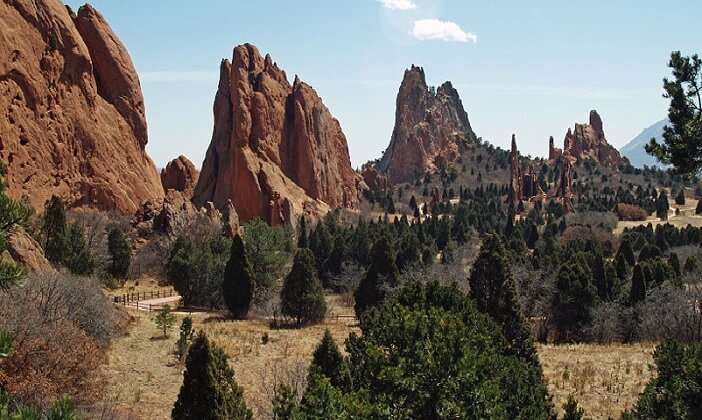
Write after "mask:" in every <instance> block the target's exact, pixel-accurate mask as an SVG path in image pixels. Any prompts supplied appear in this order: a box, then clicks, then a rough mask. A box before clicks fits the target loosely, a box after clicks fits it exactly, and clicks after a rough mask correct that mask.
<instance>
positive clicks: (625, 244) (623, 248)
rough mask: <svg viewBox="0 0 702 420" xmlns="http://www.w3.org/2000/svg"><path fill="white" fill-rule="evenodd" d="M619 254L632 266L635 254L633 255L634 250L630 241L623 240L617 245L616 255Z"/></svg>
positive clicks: (634, 261)
mask: <svg viewBox="0 0 702 420" xmlns="http://www.w3.org/2000/svg"><path fill="white" fill-rule="evenodd" d="M620 254H621V255H622V256H623V257H624V260H625V261H626V263H627V264H628V265H629V266H632V267H633V266H634V264H635V263H636V256H635V255H634V250H633V249H632V248H631V243H630V242H629V240H628V239H625V240H623V241H622V244H621V245H620V246H619V251H617V256H619V255H620Z"/></svg>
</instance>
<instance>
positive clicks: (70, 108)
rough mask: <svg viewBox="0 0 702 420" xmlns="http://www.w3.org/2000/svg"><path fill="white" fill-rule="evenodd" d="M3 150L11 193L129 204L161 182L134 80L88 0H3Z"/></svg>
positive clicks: (39, 203) (106, 205) (127, 207)
mask: <svg viewBox="0 0 702 420" xmlns="http://www.w3.org/2000/svg"><path fill="white" fill-rule="evenodd" d="M0 57H2V59H1V60H0V109H2V110H3V112H2V113H0V159H2V160H3V161H5V162H6V163H7V166H8V174H7V182H8V184H9V189H8V191H9V194H10V195H11V196H13V197H20V196H23V195H26V196H28V197H29V199H30V201H31V203H32V205H34V207H35V208H38V209H41V208H43V205H44V202H45V201H46V200H47V199H48V198H50V197H51V195H52V194H58V195H60V196H61V197H62V198H63V199H64V200H65V201H66V203H67V204H68V205H69V206H73V207H75V206H83V205H87V206H91V207H95V208H98V209H104V210H119V211H122V212H128V213H132V212H134V211H135V210H137V209H138V208H139V207H140V204H141V203H142V202H144V201H146V200H158V199H160V198H161V197H162V196H163V189H162V188H161V185H160V184H161V183H160V180H159V177H158V173H157V172H156V168H155V166H154V164H153V162H152V161H151V159H149V157H148V156H147V154H146V152H145V151H144V146H145V144H146V141H147V137H146V123H145V119H144V104H143V100H142V96H141V89H140V87H139V80H138V78H137V75H136V71H135V70H134V66H133V65H132V62H131V60H130V59H129V55H128V54H127V51H126V49H125V48H124V46H123V45H122V44H121V43H120V41H119V40H118V38H117V37H116V35H115V34H114V33H113V32H112V30H111V29H110V27H109V26H108V25H107V23H106V22H105V20H104V19H103V18H102V16H100V14H99V13H97V12H96V11H95V10H94V9H93V8H92V7H90V6H84V7H82V8H81V9H80V10H79V12H78V15H77V16H76V15H74V14H73V13H72V12H70V10H69V9H67V8H66V7H65V6H64V5H63V4H62V2H61V1H59V0H43V1H4V2H0Z"/></svg>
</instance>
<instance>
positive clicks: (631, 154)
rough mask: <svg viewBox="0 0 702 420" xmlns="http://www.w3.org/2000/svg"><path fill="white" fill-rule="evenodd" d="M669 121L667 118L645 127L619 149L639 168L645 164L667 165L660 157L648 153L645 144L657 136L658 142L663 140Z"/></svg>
mask: <svg viewBox="0 0 702 420" xmlns="http://www.w3.org/2000/svg"><path fill="white" fill-rule="evenodd" d="M668 123H669V121H668V119H667V118H666V119H663V120H660V121H658V122H657V123H655V124H653V125H652V126H650V127H648V128H646V129H644V130H643V131H642V132H641V134H639V135H638V136H636V137H634V139H633V140H631V141H630V142H629V143H627V144H626V145H624V146H623V147H622V148H621V149H619V151H620V152H621V153H622V154H623V155H624V156H626V157H627V158H629V161H630V162H631V164H632V165H633V166H635V167H637V168H642V167H643V166H644V165H646V166H658V167H659V168H660V167H665V165H662V164H661V163H660V162H659V161H658V159H656V158H655V157H653V156H651V155H649V154H648V153H646V150H645V149H644V146H645V145H647V144H648V143H649V142H650V141H651V139H652V138H655V139H656V140H657V141H658V142H661V141H663V127H664V126H665V125H666V124H668Z"/></svg>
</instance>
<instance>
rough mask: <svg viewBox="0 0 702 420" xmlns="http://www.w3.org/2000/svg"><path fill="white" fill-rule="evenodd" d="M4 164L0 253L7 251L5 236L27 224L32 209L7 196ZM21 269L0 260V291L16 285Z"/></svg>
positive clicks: (0, 164) (1, 165)
mask: <svg viewBox="0 0 702 420" xmlns="http://www.w3.org/2000/svg"><path fill="white" fill-rule="evenodd" d="M5 173H6V169H5V164H4V163H3V162H2V161H0V253H2V252H4V251H5V250H6V249H7V244H6V241H7V235H8V234H9V232H10V230H11V229H13V228H14V227H15V226H21V225H24V224H26V223H27V222H28V220H29V218H30V217H31V215H32V213H33V209H32V208H31V207H30V206H29V205H28V204H27V203H25V202H23V201H15V200H13V199H11V198H10V197H8V196H7V194H6V193H5V189H6V188H7V185H6V184H5ZM22 274H23V270H22V268H21V267H20V266H19V265H17V264H15V263H14V262H13V261H8V260H7V259H5V258H2V259H0V291H2V290H5V289H7V288H9V287H10V286H12V285H14V284H15V283H17V282H18V281H19V280H20V278H21V277H22Z"/></svg>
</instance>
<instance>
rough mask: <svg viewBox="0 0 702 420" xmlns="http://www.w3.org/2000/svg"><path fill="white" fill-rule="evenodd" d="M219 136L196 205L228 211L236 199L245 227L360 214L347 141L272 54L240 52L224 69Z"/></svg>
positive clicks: (248, 48) (217, 108)
mask: <svg viewBox="0 0 702 420" xmlns="http://www.w3.org/2000/svg"><path fill="white" fill-rule="evenodd" d="M214 117H215V123H214V130H213V135H212V141H211V143H210V146H209V148H208V150H207V154H206V156H205V161H204V163H203V166H202V171H201V172H200V177H199V179H198V182H197V185H196V188H195V193H194V195H193V201H194V202H195V203H196V204H197V205H198V206H203V205H204V204H205V203H206V202H208V201H211V202H213V203H214V205H215V206H216V207H217V208H219V209H222V208H224V206H225V205H226V203H227V200H231V201H232V203H233V204H234V207H235V208H236V211H237V213H238V215H239V217H240V218H241V220H242V221H247V220H250V219H252V218H255V217H262V218H264V219H266V220H267V221H268V222H269V223H274V224H275V223H281V222H288V221H291V218H293V217H294V215H297V214H301V213H303V212H305V213H307V212H311V213H314V214H322V213H324V212H326V211H327V210H328V209H329V208H336V207H344V208H355V207H356V206H357V204H358V184H359V182H360V177H359V176H358V175H357V174H356V173H355V171H354V170H353V169H352V167H351V161H350V158H349V152H348V145H347V143H346V137H345V136H344V134H343V132H342V131H341V126H340V125H339V122H338V121H337V120H336V119H335V118H334V117H333V116H332V115H331V113H330V112H329V110H328V109H327V107H326V106H324V104H323V103H322V100H321V98H320V97H319V96H318V95H317V93H316V92H315V91H314V89H312V87H310V86H309V85H307V84H305V83H304V82H302V81H300V80H299V79H298V78H297V77H296V78H295V81H294V82H293V84H292V85H291V84H290V83H289V82H288V79H287V76H286V74H285V72H284V71H283V70H281V69H280V68H278V66H277V64H275V63H274V62H273V60H272V59H271V57H270V56H269V55H266V57H265V58H264V57H262V56H261V54H260V53H259V52H258V50H257V49H256V47H255V46H253V45H251V44H245V45H240V46H238V47H236V48H234V53H233V58H232V61H231V62H230V61H229V60H223V61H222V64H221V66H220V80H219V88H218V91H217V94H216V96H215V102H214Z"/></svg>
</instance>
